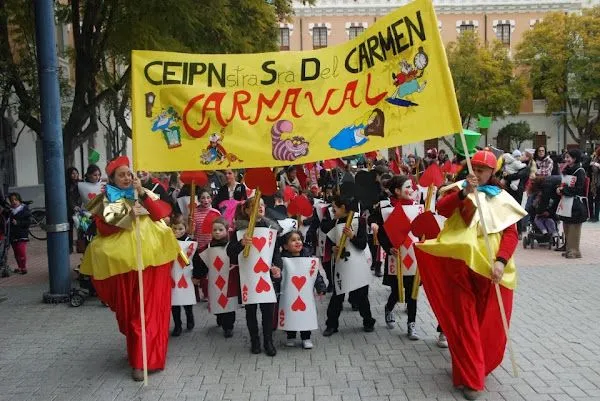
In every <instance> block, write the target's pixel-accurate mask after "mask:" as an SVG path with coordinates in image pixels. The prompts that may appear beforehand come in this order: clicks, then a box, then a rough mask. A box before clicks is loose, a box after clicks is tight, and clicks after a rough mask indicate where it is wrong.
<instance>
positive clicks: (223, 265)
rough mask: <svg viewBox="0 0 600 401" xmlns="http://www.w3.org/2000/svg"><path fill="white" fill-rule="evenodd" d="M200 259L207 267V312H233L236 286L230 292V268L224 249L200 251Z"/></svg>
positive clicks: (235, 304)
mask: <svg viewBox="0 0 600 401" xmlns="http://www.w3.org/2000/svg"><path fill="white" fill-rule="evenodd" d="M200 258H201V259H202V261H203V262H204V263H205V264H206V266H207V267H208V308H209V311H210V312H211V313H212V314H214V315H219V314H222V313H228V312H233V311H235V310H236V309H237V303H238V299H237V285H234V286H235V287H236V288H235V290H236V291H234V292H232V291H230V281H232V279H231V278H230V272H231V269H232V266H231V263H230V261H229V256H227V250H226V247H224V246H219V247H214V246H209V247H208V248H206V249H205V250H204V251H202V253H201V254H200ZM236 284H237V283H236ZM232 287H233V286H232ZM232 289H233V288H232Z"/></svg>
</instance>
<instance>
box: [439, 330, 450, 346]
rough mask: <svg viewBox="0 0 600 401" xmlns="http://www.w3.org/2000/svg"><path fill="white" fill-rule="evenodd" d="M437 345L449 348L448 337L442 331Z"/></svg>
mask: <svg viewBox="0 0 600 401" xmlns="http://www.w3.org/2000/svg"><path fill="white" fill-rule="evenodd" d="M437 346H438V347H440V348H448V339H447V338H446V335H445V334H444V333H440V335H439V337H438V339H437Z"/></svg>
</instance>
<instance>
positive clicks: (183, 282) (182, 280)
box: [177, 276, 188, 288]
mask: <svg viewBox="0 0 600 401" xmlns="http://www.w3.org/2000/svg"><path fill="white" fill-rule="evenodd" d="M177 288H188V284H187V281H186V280H185V277H184V276H181V278H180V279H179V282H178V283H177Z"/></svg>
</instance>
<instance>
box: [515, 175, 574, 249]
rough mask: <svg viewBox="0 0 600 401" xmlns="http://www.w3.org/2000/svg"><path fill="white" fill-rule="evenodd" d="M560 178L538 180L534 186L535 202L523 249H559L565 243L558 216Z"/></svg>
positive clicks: (532, 203) (532, 206) (533, 195)
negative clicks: (538, 247)
mask: <svg viewBox="0 0 600 401" xmlns="http://www.w3.org/2000/svg"><path fill="white" fill-rule="evenodd" d="M560 180H561V178H560V176H550V177H545V178H538V179H536V182H535V183H534V184H533V185H532V193H531V195H530V196H531V197H533V201H532V202H531V206H530V207H529V209H528V210H527V212H528V213H529V219H528V220H529V222H528V224H527V227H526V232H525V235H524V236H523V248H525V249H527V247H531V248H532V249H533V248H535V246H536V244H537V245H538V246H545V247H547V248H548V249H552V247H555V248H559V247H561V246H562V245H563V244H564V243H565V234H564V231H563V227H562V221H560V220H559V219H558V218H557V216H556V208H557V207H558V202H559V201H560V197H559V196H558V195H557V194H556V188H558V186H559V185H560V182H561V181H560Z"/></svg>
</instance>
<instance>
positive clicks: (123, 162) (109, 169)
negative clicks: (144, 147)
mask: <svg viewBox="0 0 600 401" xmlns="http://www.w3.org/2000/svg"><path fill="white" fill-rule="evenodd" d="M121 166H127V167H129V158H128V157H127V156H119V157H117V158H116V159H113V160H111V161H110V162H109V163H108V164H107V165H106V174H108V176H109V177H110V176H111V175H112V173H114V172H115V170H116V169H117V168H119V167H121Z"/></svg>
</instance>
